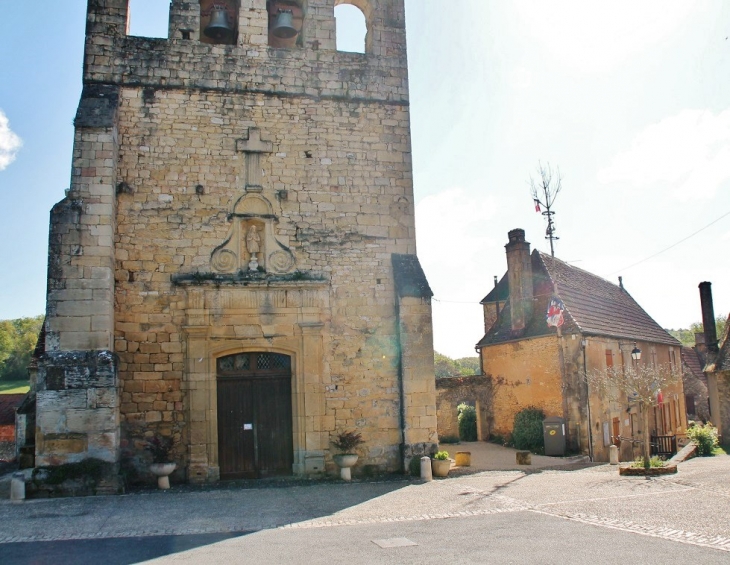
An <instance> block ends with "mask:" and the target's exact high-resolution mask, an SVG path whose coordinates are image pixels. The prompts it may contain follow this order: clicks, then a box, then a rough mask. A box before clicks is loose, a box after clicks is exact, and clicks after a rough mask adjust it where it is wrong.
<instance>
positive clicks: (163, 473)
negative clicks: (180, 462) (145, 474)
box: [150, 463, 177, 490]
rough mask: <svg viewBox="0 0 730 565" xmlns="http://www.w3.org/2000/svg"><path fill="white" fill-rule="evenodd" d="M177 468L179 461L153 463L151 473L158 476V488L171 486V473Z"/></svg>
mask: <svg viewBox="0 0 730 565" xmlns="http://www.w3.org/2000/svg"><path fill="white" fill-rule="evenodd" d="M176 468H177V463H152V465H150V473H152V474H153V475H154V476H155V477H157V488H160V489H162V490H167V489H169V488H170V474H171V473H172V472H173V471H174V470H175V469H176Z"/></svg>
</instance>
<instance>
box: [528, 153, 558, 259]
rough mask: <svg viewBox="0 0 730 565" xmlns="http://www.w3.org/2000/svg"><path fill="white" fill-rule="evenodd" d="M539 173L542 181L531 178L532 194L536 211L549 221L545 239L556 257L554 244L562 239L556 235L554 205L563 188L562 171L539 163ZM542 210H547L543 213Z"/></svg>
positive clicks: (551, 252)
mask: <svg viewBox="0 0 730 565" xmlns="http://www.w3.org/2000/svg"><path fill="white" fill-rule="evenodd" d="M537 172H538V173H539V175H540V180H539V181H538V182H535V180H534V179H533V178H532V176H531V177H530V193H531V194H532V200H533V202H534V203H535V211H536V212H542V215H543V216H545V219H547V224H548V227H547V230H546V231H545V239H549V240H550V254H551V255H552V256H553V257H555V247H554V244H553V242H554V241H555V240H557V239H560V238H559V237H557V236H556V235H555V222H554V221H553V216H554V215H555V212H553V209H552V207H553V204H555V199H556V198H557V197H558V194H559V193H560V191H561V190H562V188H563V184H562V179H561V178H560V169H555V173H554V175H553V170H552V168H551V167H550V163H548V164H547V166H545V167H543V165H542V163H538V166H537ZM542 208H544V209H545V210H544V211H543V210H542Z"/></svg>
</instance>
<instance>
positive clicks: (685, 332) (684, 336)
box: [667, 314, 727, 347]
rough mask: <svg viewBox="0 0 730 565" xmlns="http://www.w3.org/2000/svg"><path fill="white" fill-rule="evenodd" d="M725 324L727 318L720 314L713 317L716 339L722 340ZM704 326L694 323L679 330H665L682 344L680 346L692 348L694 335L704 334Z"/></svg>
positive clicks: (700, 323)
mask: <svg viewBox="0 0 730 565" xmlns="http://www.w3.org/2000/svg"><path fill="white" fill-rule="evenodd" d="M726 324H727V316H726V315H725V314H720V315H719V316H716V317H715V328H716V329H717V339H720V340H721V339H722V338H723V336H724V335H725V326H726ZM704 331H705V329H704V326H703V325H702V322H695V323H694V324H691V325H690V326H689V329H687V328H680V329H678V330H667V332H669V334H670V335H672V336H674V337H676V338H677V339H678V340H679V341H681V342H682V345H684V346H686V347H693V346H694V344H695V334H696V333H702V332H704Z"/></svg>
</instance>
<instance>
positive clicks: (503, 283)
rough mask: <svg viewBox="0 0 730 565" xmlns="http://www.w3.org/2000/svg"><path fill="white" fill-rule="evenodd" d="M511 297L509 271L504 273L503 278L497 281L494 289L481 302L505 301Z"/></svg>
mask: <svg viewBox="0 0 730 565" xmlns="http://www.w3.org/2000/svg"><path fill="white" fill-rule="evenodd" d="M508 297H509V280H507V273H505V274H504V276H503V277H502V279H501V280H500V281H499V282H498V283H497V286H495V287H494V288H493V289H492V291H491V292H490V293H489V294H487V295H486V296H485V297H484V298H482V301H481V302H480V303H479V304H486V303H488V302H504V301H505V300H507V298H508Z"/></svg>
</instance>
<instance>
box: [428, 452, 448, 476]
mask: <svg viewBox="0 0 730 565" xmlns="http://www.w3.org/2000/svg"><path fill="white" fill-rule="evenodd" d="M449 469H451V459H449V452H448V451H439V452H438V453H436V455H434V456H433V459H431V471H432V472H433V476H434V477H448V476H449Z"/></svg>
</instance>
